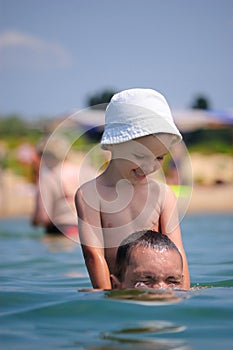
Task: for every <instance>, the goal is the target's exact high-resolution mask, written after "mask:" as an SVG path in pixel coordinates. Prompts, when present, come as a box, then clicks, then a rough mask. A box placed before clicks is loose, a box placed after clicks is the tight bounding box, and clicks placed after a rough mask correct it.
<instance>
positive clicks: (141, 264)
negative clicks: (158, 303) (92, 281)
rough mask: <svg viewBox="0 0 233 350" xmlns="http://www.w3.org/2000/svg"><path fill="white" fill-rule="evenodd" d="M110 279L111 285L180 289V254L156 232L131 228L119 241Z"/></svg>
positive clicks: (181, 286)
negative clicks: (129, 232) (131, 232)
mask: <svg viewBox="0 0 233 350" xmlns="http://www.w3.org/2000/svg"><path fill="white" fill-rule="evenodd" d="M111 280H112V288H113V289H127V288H153V289H162V288H171V289H183V283H184V276H183V259H182V255H181V253H180V252H179V249H178V248H177V247H176V245H175V244H174V243H173V242H172V241H171V240H170V239H169V238H168V236H166V235H164V234H162V233H160V232H156V231H151V230H147V231H139V232H135V233H133V234H131V235H130V236H129V237H127V238H126V239H125V240H124V241H123V242H122V243H121V244H120V246H119V248H118V250H117V255H116V270H115V274H112V275H111Z"/></svg>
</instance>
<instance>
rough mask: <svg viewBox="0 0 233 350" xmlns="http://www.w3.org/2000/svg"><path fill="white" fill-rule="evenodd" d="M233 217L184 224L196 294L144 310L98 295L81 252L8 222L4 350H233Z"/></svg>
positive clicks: (195, 218) (1, 236) (0, 233)
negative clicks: (92, 291) (92, 285)
mask: <svg viewBox="0 0 233 350" xmlns="http://www.w3.org/2000/svg"><path fill="white" fill-rule="evenodd" d="M232 227H233V216H232V215H231V214H224V215H223V214H221V215H216V214H214V215H210V214H208V215H207V214H205V215H204V214H203V215H189V216H187V217H185V219H184V220H183V222H182V232H183V240H184V246H185V248H186V252H187V256H188V260H189V265H190V274H191V282H192V286H195V287H196V286H198V287H200V286H208V288H204V289H200V290H197V289H196V290H194V291H191V292H189V293H187V295H185V296H183V295H178V297H179V299H178V300H177V299H176V300H157V301H156V302H140V301H134V300H132V299H131V300H122V299H119V298H115V297H114V298H113V297H112V296H111V294H110V296H109V294H107V293H106V292H95V293H90V292H78V290H80V289H83V288H90V287H91V285H90V282H89V278H88V275H87V271H86V268H85V265H84V262H83V258H82V254H81V250H80V247H79V246H78V245H77V244H75V243H72V242H71V241H69V240H68V239H63V240H61V239H60V240H59V239H54V238H49V237H46V236H45V235H44V234H43V232H42V230H40V229H36V230H35V229H33V228H32V227H31V226H30V223H29V221H28V219H26V218H21V219H1V220H0V240H1V242H0V253H1V291H0V293H1V328H0V333H1V338H0V339H1V348H2V349H4V350H5V349H9V350H10V349H12V350H13V349H22V350H27V349H28V350H36V349H38V350H39V349H40V350H41V349H43V348H44V349H76V350H82V349H85V350H87V349H88V350H93V349H95V350H97V349H98V350H110V349H111V350H115V349H136V350H137V349H141V350H144V349H145V350H147V349H149V350H152V349H159V350H163V349H208V348H209V349H212V350H214V349H224V350H225V349H232V345H233V248H232V247H233V235H232Z"/></svg>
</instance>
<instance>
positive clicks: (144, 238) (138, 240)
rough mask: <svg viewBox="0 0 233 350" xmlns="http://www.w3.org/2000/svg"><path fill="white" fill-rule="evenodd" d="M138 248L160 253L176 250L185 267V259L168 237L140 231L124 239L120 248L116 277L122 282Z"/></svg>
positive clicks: (117, 257)
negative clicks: (134, 251) (132, 255)
mask: <svg viewBox="0 0 233 350" xmlns="http://www.w3.org/2000/svg"><path fill="white" fill-rule="evenodd" d="M138 247H140V248H149V249H153V250H155V251H159V252H162V251H169V250H174V251H176V252H177V253H178V254H179V255H180V259H181V263H182V265H183V259H182V255H181V253H180V251H179V249H178V248H177V246H176V245H175V243H173V242H172V241H171V240H170V238H168V236H166V235H165V234H162V233H160V232H157V231H153V230H143V231H138V232H135V233H132V234H131V235H130V236H128V237H127V238H126V239H124V240H123V241H122V242H121V245H120V246H119V247H118V250H117V256H116V271H115V275H116V276H117V277H118V279H119V280H120V281H122V279H123V276H124V275H125V272H126V268H127V266H128V265H129V263H130V258H131V254H132V252H133V250H134V249H135V248H138Z"/></svg>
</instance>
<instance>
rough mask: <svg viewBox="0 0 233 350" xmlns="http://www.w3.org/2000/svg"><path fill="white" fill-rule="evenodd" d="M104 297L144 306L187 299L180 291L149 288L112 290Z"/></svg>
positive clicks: (184, 293)
mask: <svg viewBox="0 0 233 350" xmlns="http://www.w3.org/2000/svg"><path fill="white" fill-rule="evenodd" d="M105 297H107V298H110V299H117V300H121V301H127V302H130V301H131V302H137V303H140V304H144V305H148V306H151V305H157V304H158V305H159V304H160V303H174V302H179V301H181V300H182V299H184V298H187V297H188V292H186V291H182V290H179V291H178V290H172V289H158V290H155V289H151V288H145V289H143V288H137V289H124V290H112V291H109V292H106V294H105Z"/></svg>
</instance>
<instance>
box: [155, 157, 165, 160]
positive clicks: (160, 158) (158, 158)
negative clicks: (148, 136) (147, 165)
mask: <svg viewBox="0 0 233 350" xmlns="http://www.w3.org/2000/svg"><path fill="white" fill-rule="evenodd" d="M156 159H157V160H160V161H161V160H163V159H164V156H160V157H157V158H156Z"/></svg>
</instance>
